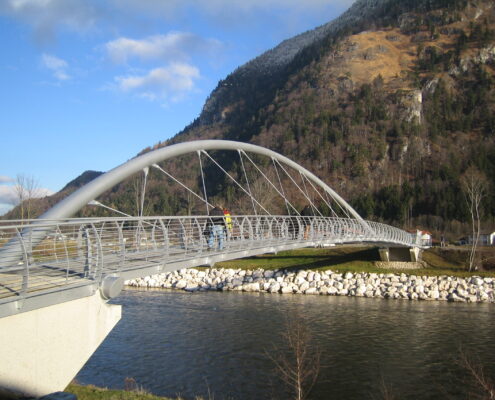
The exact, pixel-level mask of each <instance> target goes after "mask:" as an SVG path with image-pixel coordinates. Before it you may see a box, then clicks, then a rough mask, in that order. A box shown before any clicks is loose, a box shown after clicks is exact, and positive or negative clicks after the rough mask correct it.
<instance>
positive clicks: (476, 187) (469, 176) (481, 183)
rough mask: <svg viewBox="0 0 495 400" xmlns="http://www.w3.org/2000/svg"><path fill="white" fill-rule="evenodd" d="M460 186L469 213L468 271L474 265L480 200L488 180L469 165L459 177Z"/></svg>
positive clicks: (479, 227) (477, 241)
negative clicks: (470, 231)
mask: <svg viewBox="0 0 495 400" xmlns="http://www.w3.org/2000/svg"><path fill="white" fill-rule="evenodd" d="M461 186H462V190H463V192H464V196H465V199H466V203H467V206H468V209H469V213H470V215H471V227H472V239H473V240H472V245H471V251H470V252H469V271H471V270H472V269H473V268H474V267H475V266H476V265H475V264H476V250H477V247H478V243H479V239H480V231H481V202H482V200H483V198H484V197H485V195H486V192H487V189H488V180H487V178H486V176H485V174H483V173H482V172H480V171H479V170H478V169H477V168H476V167H475V166H470V167H469V168H468V169H467V170H466V172H465V173H464V175H462V177H461Z"/></svg>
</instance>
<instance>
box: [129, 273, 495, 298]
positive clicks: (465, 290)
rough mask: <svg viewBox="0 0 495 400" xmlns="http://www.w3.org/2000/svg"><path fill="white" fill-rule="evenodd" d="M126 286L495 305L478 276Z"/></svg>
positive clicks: (164, 277) (195, 280)
mask: <svg viewBox="0 0 495 400" xmlns="http://www.w3.org/2000/svg"><path fill="white" fill-rule="evenodd" d="M126 285H128V286H134V287H143V288H163V289H178V290H185V291H187V292H198V291H207V290H215V291H243V292H264V293H281V294H293V293H298V294H313V295H318V294H319V295H328V296H358V297H377V298H383V299H389V298H390V299H406V300H443V301H456V302H468V303H477V302H485V303H495V279H493V278H482V277H479V276H474V277H469V278H457V277H450V276H439V277H436V276H434V277H430V276H417V275H406V274H376V273H364V272H363V273H352V272H346V273H345V274H341V273H337V272H333V271H330V270H327V271H311V270H308V271H304V270H302V271H298V272H291V271H287V270H274V271H273V270H267V271H265V270H262V269H258V270H254V271H245V270H241V269H223V268H221V269H215V268H210V269H206V270H201V271H199V270H197V269H181V270H180V271H174V272H168V273H164V274H159V275H153V276H151V277H145V278H139V279H132V280H128V281H126Z"/></svg>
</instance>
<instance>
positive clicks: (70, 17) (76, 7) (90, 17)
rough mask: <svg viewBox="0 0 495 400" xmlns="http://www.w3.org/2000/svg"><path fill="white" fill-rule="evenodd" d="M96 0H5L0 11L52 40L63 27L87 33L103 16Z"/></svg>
mask: <svg viewBox="0 0 495 400" xmlns="http://www.w3.org/2000/svg"><path fill="white" fill-rule="evenodd" d="M98 3H99V2H98V1H97V0H89V1H86V0H2V1H1V2H0V14H3V15H8V16H11V17H13V18H15V19H18V20H20V21H23V22H25V23H27V24H29V25H31V26H32V27H33V30H34V33H35V38H36V40H37V41H39V42H41V43H46V42H49V41H51V40H52V38H53V36H54V34H55V31H56V30H57V29H58V28H60V27H64V28H67V29H69V30H72V31H77V32H84V31H87V30H88V29H89V28H91V27H93V26H94V25H95V23H96V22H97V20H99V19H101V17H102V16H103V15H104V12H103V11H104V10H102V9H101V8H100V6H99V4H98Z"/></svg>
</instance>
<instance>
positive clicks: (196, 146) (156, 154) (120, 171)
mask: <svg viewBox="0 0 495 400" xmlns="http://www.w3.org/2000/svg"><path fill="white" fill-rule="evenodd" d="M200 150H233V151H238V150H243V151H247V152H250V153H255V154H259V155H263V156H267V157H270V158H273V159H275V160H277V161H279V162H282V163H284V164H285V165H288V166H289V167H291V168H294V169H295V170H297V171H298V172H300V173H302V174H303V175H305V176H306V177H307V178H308V179H310V180H311V181H313V182H314V183H315V184H316V185H318V186H319V187H321V188H322V189H323V190H325V191H326V192H327V193H328V194H329V195H330V196H331V197H332V198H333V199H334V200H335V201H337V202H338V203H339V204H340V205H341V206H342V207H343V208H344V209H345V210H347V211H348V212H349V214H350V215H352V216H353V217H354V218H356V219H357V220H358V221H360V222H361V223H362V225H363V226H364V227H365V228H366V229H367V230H370V227H369V225H368V224H367V223H366V222H365V221H364V220H363V219H362V218H361V216H360V215H359V214H358V213H357V212H356V211H355V210H354V209H353V208H352V207H351V206H350V205H349V204H348V203H347V202H346V201H345V200H344V199H343V198H342V197H340V196H339V195H338V194H337V193H336V192H335V191H334V190H333V189H332V188H330V187H329V186H328V185H327V184H326V183H325V182H323V181H322V180H321V179H319V178H318V177H317V176H316V175H314V174H313V173H312V172H310V171H309V170H307V169H306V168H304V167H302V166H300V165H299V164H297V163H296V162H294V161H292V160H291V159H289V158H287V157H285V156H283V155H281V154H279V153H276V152H274V151H272V150H269V149H266V148H264V147H261V146H257V145H254V144H250V143H243V142H235V141H230V140H197V141H192V142H185V143H179V144H174V145H171V146H166V147H163V148H160V149H157V150H153V151H151V152H149V153H146V154H143V155H141V156H138V157H136V158H133V159H131V160H129V161H127V162H125V163H124V164H121V165H120V166H118V167H116V168H114V169H112V170H110V171H108V172H106V173H105V174H103V175H100V176H99V177H98V178H96V179H94V180H93V181H91V182H89V183H87V184H86V185H84V186H83V187H81V188H79V189H78V190H77V191H75V192H74V193H72V194H71V195H70V196H68V197H66V198H65V199H64V200H62V201H61V202H59V203H57V204H56V205H55V206H53V207H52V208H51V209H50V210H48V211H47V212H45V213H44V214H43V215H41V216H40V217H39V219H62V218H69V217H71V216H73V215H74V214H75V213H76V212H78V211H79V210H80V209H81V208H82V207H84V206H85V205H87V204H88V202H90V201H92V200H94V199H96V198H97V197H98V196H99V195H101V194H102V193H104V192H105V191H106V190H108V189H110V188H112V187H113V186H114V185H116V184H118V183H119V182H121V181H123V180H124V179H126V178H128V177H129V176H131V175H133V174H135V173H137V172H139V171H141V170H143V169H144V168H146V167H150V166H152V165H153V164H157V163H159V162H161V161H165V160H168V159H171V158H174V157H178V156H182V155H184V154H188V153H193V152H197V151H200Z"/></svg>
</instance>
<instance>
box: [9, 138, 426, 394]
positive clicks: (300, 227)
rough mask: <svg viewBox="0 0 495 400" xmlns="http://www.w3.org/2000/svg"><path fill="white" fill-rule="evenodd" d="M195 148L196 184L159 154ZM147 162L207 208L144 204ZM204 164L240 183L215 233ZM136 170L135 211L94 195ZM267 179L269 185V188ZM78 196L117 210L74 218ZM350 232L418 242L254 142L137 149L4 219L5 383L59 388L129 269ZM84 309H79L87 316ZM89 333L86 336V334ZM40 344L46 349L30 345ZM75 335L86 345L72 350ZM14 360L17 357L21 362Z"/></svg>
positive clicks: (96, 332)
mask: <svg viewBox="0 0 495 400" xmlns="http://www.w3.org/2000/svg"><path fill="white" fill-rule="evenodd" d="M212 151H216V152H218V151H230V152H234V153H235V154H236V156H237V157H238V162H237V164H236V165H237V173H236V174H235V173H234V172H232V169H235V168H234V167H232V160H231V159H230V163H231V164H230V167H231V168H230V169H231V170H230V171H228V170H227V168H226V167H224V166H222V165H221V164H220V163H219V162H218V161H217V160H215V158H214V157H213V156H212V155H211V153H210V152H212ZM191 154H193V155H197V156H198V165H199V167H198V174H197V175H198V179H196V180H193V181H191V180H190V179H189V182H190V183H191V182H192V184H190V185H186V184H185V183H184V182H185V179H186V178H184V180H181V179H179V177H178V173H176V174H171V173H170V172H168V171H167V170H166V169H165V164H164V162H165V161H167V160H170V159H177V158H180V157H182V156H185V155H187V156H190V155H191ZM255 155H256V156H258V157H259V156H262V157H265V158H266V159H268V162H266V161H259V159H256V157H255ZM189 162H190V159H188V163H189ZM207 162H208V163H209V166H208V165H206V163H207ZM185 167H186V166H184V169H187V170H189V169H190V168H185ZM150 168H152V169H154V170H156V171H158V172H159V173H161V174H164V175H165V176H166V177H167V179H168V180H169V181H170V182H171V184H172V183H173V184H174V185H176V186H178V187H180V190H182V191H183V192H184V193H186V194H187V195H188V198H189V201H190V202H191V201H192V200H191V199H195V201H196V203H195V204H193V205H194V207H196V209H197V207H202V206H204V210H205V211H204V212H203V215H201V214H200V213H198V215H193V216H191V215H190V216H153V217H148V216H144V215H143V214H144V213H145V204H146V187H147V180H148V178H149V175H150ZM191 168H192V167H191ZM207 168H210V170H209V172H210V175H208V174H207V173H206V172H205V171H206V169H207ZM211 168H216V171H217V172H214V173H213V174H215V173H218V174H222V176H223V177H224V179H226V180H227V181H228V182H229V184H230V186H231V187H234V188H235V192H236V199H237V203H236V207H237V208H238V209H239V210H241V211H248V212H243V213H242V215H232V216H231V217H230V220H229V221H228V223H227V224H226V225H225V227H224V231H223V233H222V235H223V236H224V238H223V239H224V240H223V241H222V243H220V241H219V240H218V239H219V238H218V237H216V238H215V237H213V236H212V237H210V236H211V229H210V227H211V226H212V224H214V223H215V220H212V217H211V216H209V211H210V210H211V208H212V207H213V204H214V200H212V198H211V197H212V196H210V197H209V196H208V193H209V192H210V193H211V191H209V190H208V186H207V180H208V179H211V176H212V171H211ZM133 174H138V176H141V180H140V181H139V182H140V183H139V185H137V187H138V189H139V190H137V191H136V196H135V197H136V200H137V201H136V204H137V207H136V209H137V212H136V214H137V215H135V216H132V215H130V214H129V213H128V212H125V211H122V210H118V209H116V208H115V207H112V206H110V205H106V204H103V203H102V202H101V201H100V200H98V199H99V196H101V195H102V194H104V193H107V192H108V191H109V190H112V188H114V187H115V186H116V185H118V184H119V183H120V182H122V181H123V180H125V179H128V178H129V177H130V176H132V175H133ZM208 177H210V178H208ZM263 185H264V186H263ZM268 189H270V190H271V191H272V192H273V193H274V195H273V196H267V192H268ZM241 194H242V195H244V196H245V200H244V202H242V201H241V199H240V198H239V197H240V195H241ZM198 199H199V200H198ZM188 204H190V203H188ZM298 204H299V205H300V204H306V211H308V210H309V212H304V213H301V212H299V208H300V207H298V206H297V205H298ZM84 207H99V208H101V209H104V210H106V212H110V211H111V212H113V213H114V214H117V215H119V216H108V217H94V218H77V217H76V218H74V217H73V216H74V215H75V214H77V213H78V212H80V210H81V209H83V208H84ZM194 207H191V208H194ZM230 207H232V205H230V204H229V208H230ZM273 210H275V211H273ZM284 210H285V213H281V212H280V211H284ZM249 211H250V212H249ZM238 214H239V213H238ZM308 214H309V215H308ZM217 223H218V222H217ZM213 239H214V240H215V241H214V243H213V246H209V244H210V245H211V240H213ZM209 241H210V243H209ZM352 243H374V244H377V245H379V246H382V247H386V248H401V249H402V251H406V253H407V252H410V249H416V250H415V251H411V252H410V254H412V255H413V258H414V257H415V256H417V254H418V252H417V249H419V248H421V247H422V246H421V242H420V239H419V238H418V237H417V236H415V235H412V234H410V233H408V232H405V231H403V230H401V229H398V228H395V227H392V226H388V225H385V224H381V223H377V222H372V221H365V220H363V219H362V218H361V217H360V216H359V215H358V214H357V212H356V211H355V210H354V209H352V207H351V206H350V205H349V204H347V202H345V201H344V200H343V199H342V198H341V197H340V196H339V195H338V194H337V193H336V192H334V191H333V190H332V189H331V188H330V187H329V186H328V185H326V184H325V183H324V182H322V181H321V180H320V179H319V178H317V177H316V176H315V175H314V174H312V173H311V172H309V171H308V170H306V169H305V168H303V167H301V166H299V165H298V164H296V163H294V162H293V161H291V160H289V159H287V158H286V157H284V156H282V155H280V154H277V153H275V152H272V151H270V150H268V149H264V148H261V147H259V146H255V145H251V144H246V143H238V142H230V141H221V140H208V141H195V142H189V143H182V144H177V145H173V146H168V147H164V148H161V149H158V150H155V151H152V152H149V153H146V154H144V155H141V156H139V157H136V158H134V159H132V160H130V161H128V162H127V163H124V164H122V165H121V166H119V167H117V168H115V169H113V170H111V171H109V172H107V173H106V174H104V175H101V176H100V177H98V178H97V179H95V180H94V181H92V182H90V183H88V184H87V185H86V186H83V187H82V188H80V189H79V190H77V191H76V192H74V193H73V194H72V195H70V196H69V197H67V198H66V199H65V200H63V201H62V202H60V203H59V204H57V205H56V206H55V207H53V208H52V209H51V210H49V211H48V212H46V213H45V214H44V215H43V216H42V217H40V218H39V219H36V220H29V221H1V222H0V340H2V343H4V345H2V346H3V350H2V351H0V353H1V354H0V357H1V358H2V359H3V360H9V362H4V363H3V364H4V367H2V369H0V387H4V388H5V389H7V390H11V391H15V392H21V393H24V394H29V395H41V394H46V393H49V392H51V391H56V390H62V389H63V388H64V387H65V386H64V385H66V384H67V383H68V382H69V381H70V379H72V377H73V376H74V375H75V374H76V373H77V371H78V370H79V368H80V367H81V366H82V365H83V364H84V362H85V361H86V360H87V358H89V356H90V355H91V354H92V352H93V351H94V350H95V349H96V347H97V346H98V345H99V343H101V341H102V340H103V339H104V337H105V336H106V334H108V332H109V331H110V330H111V328H112V327H113V325H115V324H116V323H117V322H118V320H119V318H120V306H115V305H108V304H106V301H107V300H109V299H111V298H113V297H115V296H117V295H118V294H119V293H120V291H121V289H122V286H123V283H124V281H125V280H126V279H131V278H137V277H143V276H147V275H150V274H157V273H161V272H168V271H173V270H177V269H181V268H189V267H194V266H201V265H213V264H215V263H216V262H219V261H224V260H232V259H237V258H242V257H248V256H253V255H258V254H264V253H276V252H278V251H282V250H288V249H297V248H303V247H324V246H333V245H343V244H352ZM220 244H221V245H222V246H221V248H220V246H219V245H220ZM89 299H90V300H89ZM71 305H73V306H71ZM71 307H72V308H71ZM117 308H118V310H117ZM71 310H72V311H71ZM102 310H103V311H102ZM81 321H86V322H85V323H83V326H82V327H81V325H80V324H81ZM94 324H95V325H94ZM93 325H94V326H93ZM21 327H24V328H25V329H24V330H22V329H21ZM57 335H59V336H57ZM81 335H83V336H84V337H82V336H81ZM88 336H89V337H90V340H89V342H88V343H87V344H86V345H84V346H82V345H81V343H83V342H84V341H86V340H87V337H88ZM57 337H64V338H67V337H72V338H71V339H70V340H69V339H67V340H68V341H67V343H66V345H65V347H64V346H62V347H64V348H63V350H59V349H60V347H61V346H60V345H58V344H57V343H48V342H51V341H54V340H55V341H56V340H57V339H56V338H57ZM13 338H16V339H13ZM33 338H34V339H33ZM16 340H17V342H18V343H17V342H16V343H17V344H15V345H14V344H13V346H12V348H11V349H6V348H5V343H14V342H15V341H16ZM59 340H60V339H59ZM29 343H30V345H29ZM40 345H43V346H45V345H46V346H47V349H49V350H46V351H45V352H43V351H41V353H40V354H39V355H38V356H33V352H34V353H37V352H39V351H40V350H39V347H40ZM29 346H32V347H34V348H36V351H35V350H34V349H33V348H30V347H29ZM74 346H78V347H84V349H83V350H84V351H82V353H81V354H79V353H77V352H76V353H77V354H74V355H72V356H71V354H72V353H73V351H72V350H73V347H74ZM57 351H61V352H62V353H61V354H58V353H57V354H58V355H57V354H55V353H56V352H57ZM20 354H22V355H23V356H22V357H21V356H20ZM57 357H58V358H57ZM48 358H53V359H56V360H59V359H62V358H64V359H68V360H67V361H66V362H67V363H69V364H74V365H71V367H70V368H69V367H64V368H62V367H60V364H57V363H58V361H57V363H54V365H53V366H52V368H51V369H50V366H49V365H48V364H49V362H48V361H47V359H48ZM10 360H19V363H18V364H19V367H18V368H17V369H16V368H15V367H13V366H15V365H16V362H15V361H12V363H11V362H10ZM21 364H22V366H21ZM57 365H58V367H57ZM57 369H58V370H60V369H64V370H65V372H63V371H58V372H57ZM62 372H63V373H62ZM57 374H58V375H57ZM20 375H24V376H22V379H21V378H20V377H19V376H20ZM47 375H49V377H47ZM59 375H63V376H59ZM12 382H13V383H12Z"/></svg>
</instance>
